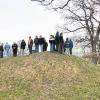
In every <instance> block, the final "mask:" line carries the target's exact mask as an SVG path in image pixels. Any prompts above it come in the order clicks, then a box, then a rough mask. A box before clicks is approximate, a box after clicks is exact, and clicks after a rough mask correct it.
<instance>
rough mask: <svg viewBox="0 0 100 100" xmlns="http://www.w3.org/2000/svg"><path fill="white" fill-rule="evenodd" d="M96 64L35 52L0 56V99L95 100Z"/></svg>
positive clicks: (99, 75)
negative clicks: (18, 55) (8, 56)
mask: <svg viewBox="0 0 100 100" xmlns="http://www.w3.org/2000/svg"><path fill="white" fill-rule="evenodd" d="M99 99H100V67H97V66H94V65H92V64H90V63H88V62H86V61H84V60H82V59H80V58H78V57H75V56H67V55H62V54H58V53H35V54H33V55H30V56H25V57H16V58H14V57H12V58H9V59H6V58H5V59H0V100H99Z"/></svg>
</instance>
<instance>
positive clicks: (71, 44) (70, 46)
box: [69, 40, 73, 48]
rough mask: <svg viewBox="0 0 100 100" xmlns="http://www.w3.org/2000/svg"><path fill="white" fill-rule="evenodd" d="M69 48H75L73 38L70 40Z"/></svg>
mask: <svg viewBox="0 0 100 100" xmlns="http://www.w3.org/2000/svg"><path fill="white" fill-rule="evenodd" d="M69 48H73V42H72V41H71V40H70V41H69Z"/></svg>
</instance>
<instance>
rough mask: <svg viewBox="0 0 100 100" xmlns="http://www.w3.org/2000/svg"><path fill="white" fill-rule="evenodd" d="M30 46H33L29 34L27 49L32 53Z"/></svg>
mask: <svg viewBox="0 0 100 100" xmlns="http://www.w3.org/2000/svg"><path fill="white" fill-rule="evenodd" d="M32 47H33V39H32V38H31V36H29V40H28V49H29V53H30V54H32Z"/></svg>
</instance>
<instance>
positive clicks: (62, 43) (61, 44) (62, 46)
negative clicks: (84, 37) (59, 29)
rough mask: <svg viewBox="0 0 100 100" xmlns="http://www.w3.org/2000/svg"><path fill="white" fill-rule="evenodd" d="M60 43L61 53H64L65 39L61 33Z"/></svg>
mask: <svg viewBox="0 0 100 100" xmlns="http://www.w3.org/2000/svg"><path fill="white" fill-rule="evenodd" d="M59 41H60V50H59V52H60V53H63V52H64V39H63V33H60V37H59Z"/></svg>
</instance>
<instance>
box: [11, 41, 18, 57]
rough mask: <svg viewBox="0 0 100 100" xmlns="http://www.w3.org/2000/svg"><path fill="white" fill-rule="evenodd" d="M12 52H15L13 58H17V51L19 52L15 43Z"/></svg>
mask: <svg viewBox="0 0 100 100" xmlns="http://www.w3.org/2000/svg"><path fill="white" fill-rule="evenodd" d="M12 51H13V56H14V57H16V56H17V51H18V45H17V43H16V42H14V43H13V44H12Z"/></svg>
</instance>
